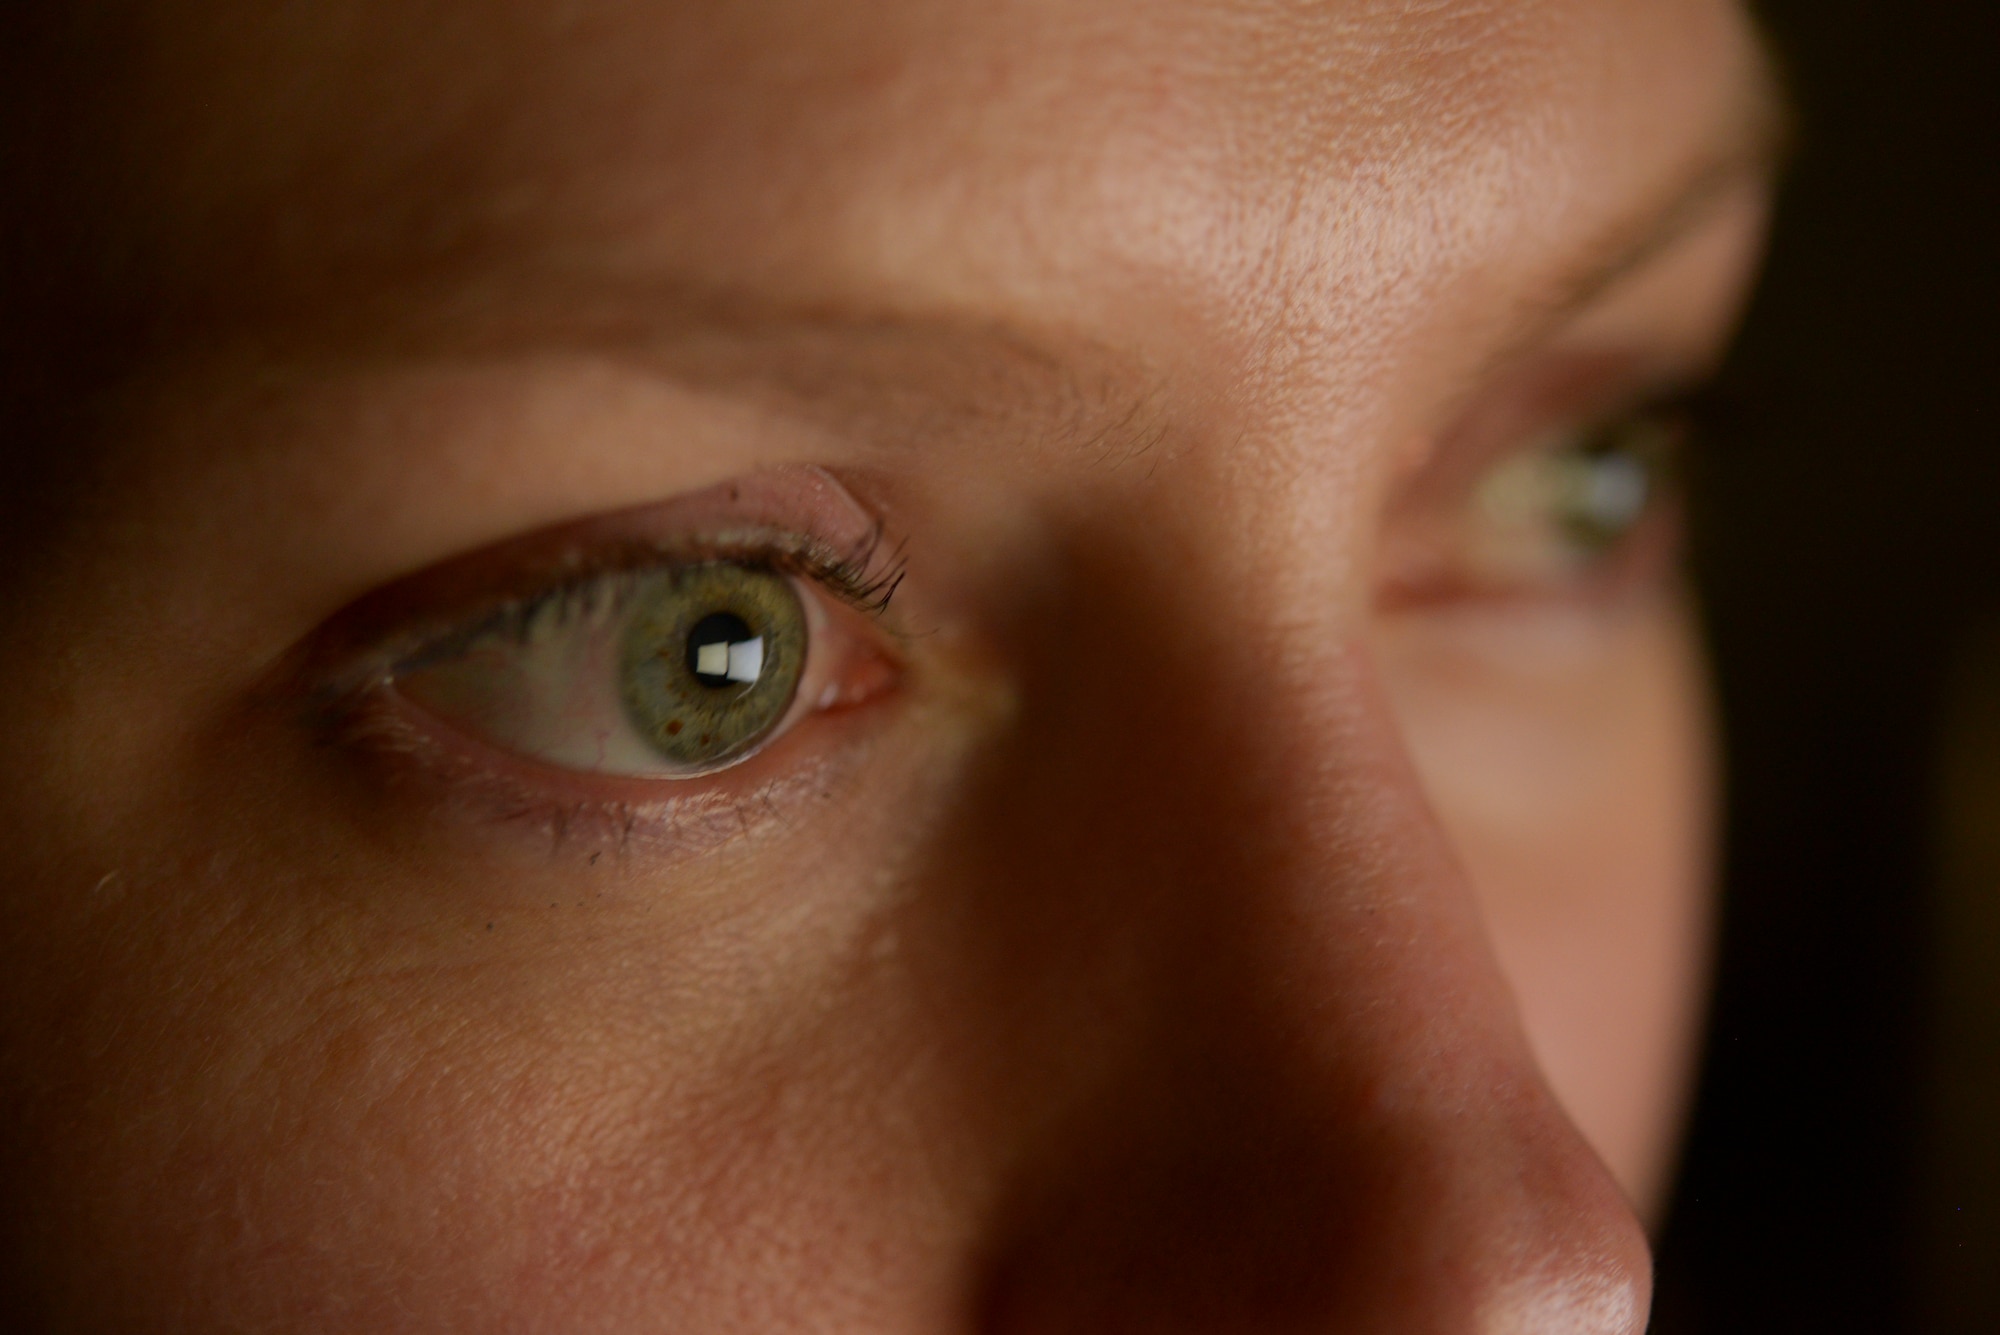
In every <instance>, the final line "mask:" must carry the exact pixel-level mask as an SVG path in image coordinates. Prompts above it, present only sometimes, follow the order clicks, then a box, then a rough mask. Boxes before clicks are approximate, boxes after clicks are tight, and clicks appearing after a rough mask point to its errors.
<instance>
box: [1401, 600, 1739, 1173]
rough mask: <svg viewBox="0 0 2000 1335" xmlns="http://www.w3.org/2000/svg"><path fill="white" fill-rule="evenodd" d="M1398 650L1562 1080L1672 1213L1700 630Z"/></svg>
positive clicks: (1670, 625) (1508, 957)
mask: <svg viewBox="0 0 2000 1335" xmlns="http://www.w3.org/2000/svg"><path fill="white" fill-rule="evenodd" d="M1379 650H1380V653H1381V655H1382V660H1383V668H1384V675H1385V677H1386V678H1387V680H1388V681H1389V682H1390V684H1391V692H1392V695H1393V697H1394V700H1395V704H1396V708H1397V711H1398V714H1399V716H1400V719H1401V721H1402V724H1403V728H1404V733H1405V736H1406V738H1407V740H1408V744H1409V747H1410V749H1411V752H1412V755H1413V757H1414V760H1415V763H1416V765H1417V768H1418V771H1419V773H1420V774H1421V775H1422V777H1423V780H1424V782H1425V785H1426V787H1427V789H1428V792H1429V794H1430V797H1431V801H1432V803H1433V805H1434V807H1435V809H1436V812H1437V816H1438V819H1439V821H1440V822H1441V824H1442V825H1443V826H1444V828H1445V830H1446V832H1447V834H1448V835H1449V837H1450V838H1451V840H1452V843H1453V845H1454V847H1455V850H1456V852H1457V854H1458V857H1459V859H1460V861H1461V863H1462V865H1463V866H1464V868H1465V871H1466V874H1467V875H1468V877H1469V878H1470V880H1471V882H1472V885H1473V888H1474V891H1475V892H1476V894H1477V896H1478V899H1479V902H1480V905H1481V908H1482V909H1483V911H1484V913H1485V917H1486V921H1487V927H1488V930H1489V932H1490V933H1491V936H1492V939H1493V944H1494V949H1495V952H1496V954H1497V955H1498V957H1499V962H1500V964H1501V967H1502V970H1503V972H1504V973H1505V974H1506V976H1507V978H1508V981H1509V982H1510V983H1511V984H1512V987H1513V990H1514V993H1515V997H1516V999H1517V1001H1518V1003H1519V1006H1520V1011H1521V1018H1522V1023H1523V1026H1524V1028H1525V1029H1526V1031H1527V1035H1528V1038H1529V1041H1530V1043H1531V1045H1532V1046H1533V1048H1534V1051H1535V1053H1536V1056H1537V1057H1538V1059H1539V1060H1540V1062H1541V1065H1542V1068H1543V1071H1544V1073H1545V1074H1546V1076H1547V1077H1548V1080H1549V1083H1550V1085H1551V1086H1552V1087H1553V1089H1554V1091H1555V1093H1556V1095H1557V1097H1558V1098H1559V1099H1560V1100H1561V1101H1562V1103H1563V1104H1564V1106H1565V1107H1566V1108H1567V1110H1568V1111H1569V1113H1570V1115H1571V1116H1572V1117H1574V1118H1575V1119H1576V1122H1577V1124H1578V1126H1579V1128H1580V1129H1581V1130H1582V1131H1583V1133H1584V1135H1585V1136H1586V1137H1587V1138H1588V1139H1589V1140H1590V1142H1591V1144H1592V1145H1593V1146H1594V1147H1595V1148H1596V1149H1597V1151H1598V1153H1599V1154H1600V1155H1602V1156H1603V1157H1604V1159H1605V1161H1606V1162H1607V1163H1608V1164H1609V1166H1610V1167H1611V1169H1612V1171H1613V1172H1614V1174H1615V1175H1616V1176H1617V1177H1618V1180H1619V1182H1620V1184H1621V1185H1622V1186H1623V1187H1624V1188H1625V1190H1626V1191H1627V1193H1628V1194H1630V1195H1631V1196H1632V1198H1633V1200H1634V1201H1635V1202H1636V1203H1637V1204H1638V1205H1639V1206H1640V1207H1641V1209H1642V1210H1653V1209H1655V1208H1656V1207H1657V1206H1658V1205H1659V1204H1660V1199H1659V1198H1660V1196H1661V1194H1662V1191H1663V1189H1664V1186H1665V1178H1666V1172H1667V1169H1668V1166H1669V1163H1670V1159H1671V1154H1672V1146H1673V1141H1674V1137H1675V1134H1676V1132H1677V1130H1678V1126H1679V1121H1680V1116H1681V1112H1682V1109H1683V1104H1684V1101H1685V1097H1686V1088H1685V1087H1686V1084H1687V1082H1688V1078H1689V1075H1690V1074H1691V1069H1690V1068H1691V1056H1692V1048H1693V1040H1694V1036H1695V1030H1696V1026H1697V1022H1698V1019H1699V1006H1700V992H1701V982H1702V978H1703V975H1704V964H1705V957H1704V956H1705V946H1706V929H1707V926H1708V897H1707V888H1706V887H1707V880H1708V874H1709V840H1710V831H1709V825H1710V809H1709V808H1710V798H1711V793H1710V789H1711V787H1712V780H1711V775H1710V755H1709V745H1710V742H1709V720H1708V715H1707V708H1706V699H1705V694H1704V688H1703V683H1702V677H1701V671H1700V666H1699V661H1698V659H1699V655H1698V653H1697V651H1696V649H1695V647H1694V637H1693V634H1692V632H1691V630H1690V628H1689V625H1688V621H1687V618H1686V616H1685V613H1684V611H1683V609H1681V608H1680V607H1679V606H1677V605H1674V604H1673V603H1672V602H1671V601H1670V600H1666V599H1661V600H1657V601H1655V602H1653V603H1650V604H1647V605H1643V606H1636V607H1631V608H1624V609H1619V610H1617V611H1616V612H1615V613H1611V614H1609V615H1608V616H1607V615H1606V614H1604V613H1601V612H1600V613H1588V612H1584V611H1579V610H1577V609H1562V608H1557V607H1549V608H1534V609H1526V610H1523V609H1509V610H1506V611H1504V612H1493V613H1467V614H1464V615H1457V614H1449V615H1440V616H1434V617H1424V618H1418V617H1411V618H1405V619H1403V620H1401V621H1400V622H1398V623H1397V624H1395V625H1393V626H1391V627H1389V628H1387V629H1385V631H1384V632H1383V634H1382V637H1381V640H1380V644H1379Z"/></svg>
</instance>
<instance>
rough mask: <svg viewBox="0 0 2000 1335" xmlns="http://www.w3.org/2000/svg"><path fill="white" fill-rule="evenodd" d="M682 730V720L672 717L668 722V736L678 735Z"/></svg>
mask: <svg viewBox="0 0 2000 1335" xmlns="http://www.w3.org/2000/svg"><path fill="white" fill-rule="evenodd" d="M680 731H681V721H680V720H679V719H672V720H670V721H669V722H668V723H667V736H669V737H678V736H679V735H680Z"/></svg>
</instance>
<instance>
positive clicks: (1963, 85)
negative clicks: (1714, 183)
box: [1656, 0, 2000, 1335]
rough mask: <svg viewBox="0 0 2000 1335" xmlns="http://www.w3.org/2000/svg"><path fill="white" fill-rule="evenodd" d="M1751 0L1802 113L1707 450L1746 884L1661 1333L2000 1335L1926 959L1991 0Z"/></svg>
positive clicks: (1992, 169)
mask: <svg viewBox="0 0 2000 1335" xmlns="http://www.w3.org/2000/svg"><path fill="white" fill-rule="evenodd" d="M1757 8H1758V9H1759V11H1760V12H1761V13H1762V15H1763V17H1764V19H1765V22H1766V25H1767V27H1768V28H1769V30H1770V31H1771V34H1772V38H1773V43H1774V45H1775V47H1776V48H1777V51H1778V54H1779V57H1780V60H1781V61H1782V62H1783V63H1784V65H1785V66H1786V73H1787V75H1788V77H1789V82H1790V84H1791V86H1792V90H1793V94H1794V98H1795V100H1796V102H1797V103H1798V104H1799V109H1800V116H1799V132H1798V140H1797V149H1796V155H1795V158H1794V160H1793V163H1792V168H1791V171H1790V174H1789V180H1788V185H1787V189H1786V191H1785V194H1784V198H1783V203H1782V212H1781V214H1780V217H1779V222H1778V229H1777V235H1776V239H1775V244H1774V249H1773V252H1772V256H1771V263H1770V267H1769V271H1768V273H1767V276H1766V278H1765V281H1764V284H1763V287H1762V290H1761V293H1760V295H1759V297H1758V299H1757V301H1756V303H1755V304H1754V306H1753V308H1752V312H1751V315H1750V318H1749V322H1748V324H1747V325H1746V327H1745V330H1744V337H1743V340H1742V343H1741V345H1740V347H1739V349H1738V352H1737V354H1736V356H1735V357H1734V359H1733V361H1732V364H1731V365H1730V366H1729V368H1728V369H1727V371H1726V372H1725V374H1724V377H1723V380H1722V383H1721V386H1720V388H1719V392H1718V394H1717V396H1716V402H1715V405H1714V407H1713V409H1712V410H1711V411H1710V413H1709V415H1710V416H1711V417H1712V418H1713V420H1712V421H1711V422H1709V423H1708V424H1707V428H1708V429H1707V431H1706V433H1705V434H1706V436H1707V438H1708V440H1709V441H1710V443H1711V448H1710V449H1709V450H1708V451H1707V452H1706V453H1705V454H1704V456H1703V457H1702V459H1701V460H1700V461H1699V463H1698V466H1697V479H1698V481H1697V486H1696V510H1695V514H1696V524H1695V564H1696V567H1697V571H1698V575H1699V578H1700V581H1701V584H1702V586H1703V591H1704V597H1705V598H1706V600H1707V606H1708V613H1709V623H1710V629H1711V634H1712V642H1713V645H1714V649H1715V654H1716V658H1717V661H1718V668H1719V674H1720V680H1721V695H1722V706H1723V715H1724V719H1725V725H1726V727H1727V729H1728V732H1729V737H1730V745H1731V757H1730V783H1731V793H1730V799H1729V811H1728V831H1729V834H1728V851H1727V855H1726V866H1725V885H1726V893H1727V898H1726V902H1725V909H1724V922H1723V932H1722V940H1721V948H1720V950H1721V953H1720V960H1719V980H1718V982H1719V990H1718V995H1717V1001H1716V1007H1715V1011H1714V1014H1713V1018H1712V1023H1711V1031H1710V1036H1709V1047H1708V1052H1707V1056H1706V1062H1705V1067H1704V1070H1703V1079H1702V1088H1701V1095H1700V1101H1699V1104H1698V1107H1697V1109H1696V1113H1695V1118H1694V1122H1693V1126H1692V1133H1691V1137H1690V1140H1689V1143H1688V1148H1687V1157H1686V1161H1685V1169H1684V1174H1683V1179H1682V1185H1681V1188H1680V1194H1679V1197H1678V1201H1677V1204H1676V1206H1675V1208H1674V1212H1673V1214H1672V1216H1671V1218H1670V1221H1669V1223H1668V1225H1667V1227H1666V1229H1665V1232H1664V1235H1663V1237H1662V1247H1661V1255H1660V1297H1659V1303H1658V1318H1657V1325H1656V1329H1657V1330H1658V1331H1660V1332H1661V1335H1692V1333H1697V1332H1698V1333H1700V1335H1726V1333H1729V1332H1737V1331H1743V1332H1752V1331H1754V1332H1758V1335H1770V1333H1771V1332H1791V1331H1809V1332H1815V1333H1817V1335H1828V1333H1832V1332H1846V1331H1856V1332H1862V1331H1865V1332H1869V1335H1882V1333H1883V1332H1903V1331H1909V1332H1918V1333H1920V1335H1932V1333H1933V1332H1937V1333H1944V1332H1949V1333H1950V1335H1959V1332H1966V1333H1968V1335H1969V1333H1970V1332H1975V1331H1976V1332H1980V1333H1981V1335H1994V1333H1995V1332H2000V1249H1996V1248H1995V1247H1994V1245H1993V1239H1994V1238H1995V1236H1996V1233H1995V1230H1994V1224H1993V1220H1994V1218H1995V1216H1996V1213H2000V1200H1993V1199H1978V1198H1977V1193H1972V1194H1968V1192H1969V1191H1970V1187H1971V1186H1972V1185H1975V1184H1974V1183H1973V1180H1972V1179H1973V1176H1974V1175H1971V1174H1969V1173H1966V1172H1961V1171H1960V1166H1959V1165H1955V1164H1954V1163H1952V1162H1951V1161H1950V1155H1949V1153H1947V1154H1946V1155H1945V1158H1944V1160H1943V1161H1940V1159H1939V1150H1938V1145H1937V1138H1936V1136H1935V1135H1934V1134H1933V1131H1934V1126H1933V1123H1934V1122H1935V1120H1936V1117H1935V1109H1934V1107H1933V1102H1934V1097H1935V1090H1934V1086H1935V1083H1936V1081H1935V1079H1934V1074H1933V1069H1932V1068H1933V1066H1934V1065H1936V1062H1935V1061H1934V1055H1933V1054H1934V1049H1935V1046H1936V1044H1935V1031H1936V1029H1937V1027H1938V1020H1937V1016H1936V1014H1935V1003H1934V997H1933V994H1934V992H1935V990H1936V989H1935V987H1934V983H1933V978H1932V974H1933V972H1934V969H1933V964H1934V959H1935V956H1936V951H1937V944H1938V938H1939V935H1940V932H1939V930H1938V924H1939V923H1940V922H1941V920H1942V918H1941V915H1940V913H1939V911H1938V907H1937V902H1938V893H1937V884H1938V877H1937V874H1936V868H1937V862H1938V857H1937V846H1938V845H1937V837H1936V828H1937V819H1936V814H1935V813H1936V812H1937V810H1938V805H1939V802H1940V800H1941V795H1940V791H1939V789H1940V779H1939V774H1940V769H1939V760H1938V753H1939V749H1940V744H1941V740H1942V739H1943V738H1945V737H1947V736H1948V735H1949V733H1950V730H1951V718H1952V704H1951V700H1952V690H1953V689H1954V687H1953V685H1952V683H1954V682H1955V681H1957V680H1958V679H1959V677H1960V675H1962V674H1961V673H1960V668H1959V664H1960V663H1961V662H1962V660H1963V658H1964V656H1965V653H1966V649H1965V646H1966V645H1967V644H1968V643H1969V642H1970V641H1971V640H1972V639H1973V638H1974V637H1975V636H1976V633H1977V631H1978V629H1979V628H1980V627H1982V626H1991V625H1994V624H2000V523H1996V522H1995V520H1996V518H2000V430H1996V428H1995V420H1996V418H1995V412H1994V407H1993V392H1992V391H1993V387H1994V386H1995V385H1996V384H2000V337H1996V323H2000V264H1997V263H1996V259H1995V252H1996V248H2000V208H1997V207H1996V204H2000V134H1996V131H2000V95H1996V90H2000V0H1928V2H1926V0H1765V3H1762V4H1760V5H1758V6H1757ZM1994 815H1995V818H1996V819H1997V820H2000V811H1996V812H1995V813H1994ZM1984 888H1987V889H1990V890H1991V891H1992V892H1993V894H1995V895H2000V885H1993V886H1990V887H1984ZM1993 973H1994V974H1995V975H1996V976H2000V959H1995V960H1994V961H1993ZM1996 997H2000V992H1997V993H1996ZM1991 1056H1992V1065H1991V1067H1990V1069H1992V1070H1994V1071H2000V1052H1994V1053H1992V1054H1991ZM1991 1134H1992V1137H1993V1138H1994V1139H1995V1140H1996V1141H2000V1124H1996V1125H1994V1126H1993V1127H1992V1132H1991ZM1979 1139H1981V1140H1982V1141H1983V1140H1984V1136H1983V1135H1982V1136H1981V1137H1980V1138H1979ZM1940 1184H1942V1186H1940Z"/></svg>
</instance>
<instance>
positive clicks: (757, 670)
mask: <svg viewBox="0 0 2000 1335" xmlns="http://www.w3.org/2000/svg"><path fill="white" fill-rule="evenodd" d="M763 649H764V640H763V637H762V636H761V635H758V634H756V633H755V632H753V631H752V630H751V629H750V625H749V623H748V622H746V621H745V620H744V619H743V618H742V617H739V616H737V615H736V614H735V613H733V612H711V613H709V614H708V615H707V616H705V617H703V618H702V619H701V620H700V621H697V622H696V623H695V624H694V629H692V630H690V631H689V632H688V637H687V670H688V672H689V673H690V674H691V675H692V676H693V677H694V679H695V680H696V681H698V682H700V683H701V684H702V685H704V686H708V687H712V688H715V689H718V690H719V689H722V688H724V687H728V686H732V685H737V686H750V685H755V684H756V681H757V679H758V677H760V676H761V675H762V674H763V657H764V654H763Z"/></svg>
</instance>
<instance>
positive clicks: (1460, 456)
mask: <svg viewBox="0 0 2000 1335" xmlns="http://www.w3.org/2000/svg"><path fill="white" fill-rule="evenodd" d="M1709 380H1710V375H1709V370H1708V368H1707V367H1705V366H1704V367H1696V368H1690V367H1687V366H1685V365H1681V364H1672V363H1669V364H1664V365H1663V364H1661V363H1659V362H1656V361H1653V360H1650V359H1648V358H1646V357H1643V356H1641V355H1638V354H1636V353H1634V354H1627V353H1620V352H1612V353H1608V354H1602V355H1594V356H1585V357H1580V358H1573V359H1568V360H1567V361H1566V362H1561V363H1557V364H1556V365H1555V366H1554V367H1553V368H1545V369H1544V370H1542V371H1541V372H1540V373H1539V374H1530V375H1527V376H1524V377H1521V378H1519V379H1518V380H1517V381H1516V383H1515V384H1513V385H1512V386H1509V387H1507V388H1506V389H1504V390H1503V391H1501V392H1499V393H1496V394H1493V395H1491V396H1489V397H1488V399H1487V401H1486V402H1485V403H1478V402H1475V403H1474V404H1472V405H1471V406H1469V407H1468V408H1467V409H1466V410H1464V411H1462V412H1461V413H1460V414H1459V416H1458V418H1457V419H1456V420H1455V422H1454V424H1453V426H1452V427H1451V428H1449V429H1448V430H1446V431H1444V432H1442V433H1441V434H1440V435H1439V437H1438V439H1437V441H1436V443H1435V444H1434V446H1433V447H1432V448H1431V449H1430V450H1429V451H1428V452H1427V453H1426V454H1425V456H1424V457H1423V459H1422V461H1421V462H1420V463H1419V464H1418V465H1417V466H1416V467H1415V468H1413V469H1412V470H1411V471H1410V473H1409V474H1408V475H1406V476H1405V477H1404V478H1403V479H1402V480H1401V482H1400V484H1399V485H1398V487H1397V492H1396V495H1395V496H1394V497H1392V499H1391V502H1390V509H1391V511H1392V512H1393V511H1395V510H1398V509H1402V508H1405V507H1407V506H1409V505H1411V504H1421V503H1423V502H1424V501H1426V500H1427V499H1433V498H1436V497H1437V496H1438V495H1440V494H1441V493H1444V494H1452V493H1454V492H1455V491H1456V490H1457V489H1458V488H1460V487H1462V486H1463V485H1466V484H1469V483H1470V482H1471V481H1473V480H1475V479H1477V478H1478V477H1480V476H1482V475H1483V474H1484V473H1485V472H1486V471H1487V470H1488V469H1491V468H1493V467H1495V466H1497V465H1498V464H1500V463H1502V462H1504V461H1505V460H1507V459H1509V458H1512V457H1514V456H1515V455H1517V454H1520V453H1522V452H1524V451H1529V450H1533V449H1537V448H1540V447H1542V446H1544V445H1546V444H1547V443H1549V442H1550V441H1551V440H1553V439H1556V438H1558V437H1559V436H1560V435H1561V434H1562V433H1565V432H1569V431H1575V430H1580V429H1588V428H1590V427H1592V426H1596V425H1599V424H1603V423H1609V422H1615V421H1617V420H1619V419H1621V418H1625V417H1630V416H1634V415H1638V414H1643V413H1648V412H1653V411H1672V410H1673V409H1674V408H1675V406H1676V405H1679V404H1684V403H1687V402H1689V401H1691V400H1694V399H1698V398H1699V397H1700V395H1701V394H1702V392H1703V391H1704V388H1705V387H1706V385H1707V384H1708V382H1709Z"/></svg>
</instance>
